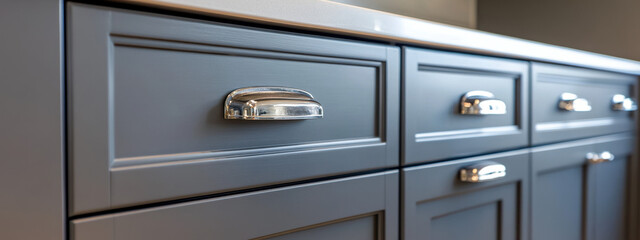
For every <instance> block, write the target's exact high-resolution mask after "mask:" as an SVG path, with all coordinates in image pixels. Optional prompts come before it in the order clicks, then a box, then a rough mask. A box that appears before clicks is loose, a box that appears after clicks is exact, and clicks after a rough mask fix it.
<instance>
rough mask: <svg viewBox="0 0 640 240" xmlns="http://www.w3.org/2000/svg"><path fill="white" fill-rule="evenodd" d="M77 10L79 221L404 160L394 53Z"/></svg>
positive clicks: (74, 145)
mask: <svg viewBox="0 0 640 240" xmlns="http://www.w3.org/2000/svg"><path fill="white" fill-rule="evenodd" d="M70 6H71V8H70V14H71V18H70V19H71V21H70V26H69V29H70V33H71V35H70V45H69V53H70V55H69V60H70V62H69V67H70V71H69V80H70V82H69V106H70V116H69V119H70V123H71V124H70V134H69V135H70V137H71V151H70V156H71V159H72V165H71V166H72V168H71V174H72V178H71V180H72V181H71V189H72V196H71V199H72V204H71V207H70V209H71V212H72V214H77V213H83V212H90V211H95V210H100V209H109V208H117V207H124V206H130V205H135V204H141V203H149V202H154V201H160V200H168V199H175V198H180V197H186V196H194V195H200V194H211V193H216V192H221V191H228V190H237V189H242V188H250V187H257V186H262V185H267V184H275V183H283V182H289V181H294V180H302V179H309V178H314V177H323V176H328V175H333V174H342V173H348V172H355V171H363V170H370V169H376V168H385V167H390V166H395V165H397V164H398V140H397V138H398V135H399V134H398V126H399V124H398V118H399V113H398V110H399V96H398V94H399V80H398V77H399V51H398V50H397V49H396V48H392V47H386V46H380V45H373V44H364V43H357V42H350V41H338V40H333V39H323V38H312V37H306V36H294V35H289V34H285V33H276V32H266V31H259V30H255V29H249V28H240V27H237V26H228V25H215V24H209V23H203V22H196V21H186V20H181V19H177V18H168V17H162V16H154V15H149V14H138V13H133V12H125V11H120V10H106V9H104V8H93V7H88V6H84V5H79V4H71V5H70Z"/></svg>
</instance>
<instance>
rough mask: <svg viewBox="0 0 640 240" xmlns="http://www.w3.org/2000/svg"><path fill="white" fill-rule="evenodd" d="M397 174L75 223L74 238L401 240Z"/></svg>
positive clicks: (153, 209)
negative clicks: (399, 235) (399, 234)
mask: <svg viewBox="0 0 640 240" xmlns="http://www.w3.org/2000/svg"><path fill="white" fill-rule="evenodd" d="M398 180H399V179H398V172H397V171H395V170H394V171H388V172H383V173H375V174H368V175H362V176H356V177H350V178H343V179H337V180H329V181H323V182H316V183H309V184H303V185H296V186H290V187H282V188H276V189H270V190H264V191H258V192H251V193H244V194H237V195H231V196H224V197H219V198H212V199H205V200H199V201H193V202H186V203H180V204H173V205H168V206H162V207H155V208H148V209H142V210H135V211H128V212H123V213H115V214H107V215H102V216H97V217H88V218H81V219H76V220H73V221H72V222H71V233H72V239H74V240H103V239H104V240H107V239H109V240H164V239H166V240H175V239H184V240H205V239H206V240H208V239H224V240H234V239H238V240H246V239H278V240H286V239H305V240H306V239H310V240H314V239H318V240H320V239H336V240H365V239H366V240H381V239H388V240H393V239H397V238H398V208H399V206H398V194H399V192H398V186H399V182H398Z"/></svg>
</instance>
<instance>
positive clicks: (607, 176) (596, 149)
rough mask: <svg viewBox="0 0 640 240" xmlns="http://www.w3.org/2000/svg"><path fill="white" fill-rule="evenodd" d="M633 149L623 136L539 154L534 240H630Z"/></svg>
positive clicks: (535, 172)
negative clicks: (628, 231) (630, 186)
mask: <svg viewBox="0 0 640 240" xmlns="http://www.w3.org/2000/svg"><path fill="white" fill-rule="evenodd" d="M634 144H635V142H634V138H633V137H632V136H631V135H627V134H623V135H612V136H605V137H598V138H592V139H586V140H580V141H574V142H566V143H560V144H555V145H548V146H543V147H537V148H534V149H533V150H532V151H533V154H532V162H531V163H532V164H531V171H532V178H531V179H532V187H531V188H532V191H531V192H532V194H531V196H532V198H531V217H532V222H531V227H532V228H531V233H532V239H534V240H542V239H587V240H595V239H598V240H605V239H626V236H627V230H628V228H629V227H631V228H633V226H629V225H628V224H629V221H628V220H629V217H631V214H630V212H629V204H630V202H629V201H628V199H629V195H630V193H631V192H632V189H630V188H629V185H630V183H631V181H634V180H633V179H631V178H630V177H631V175H630V172H631V171H632V170H631V168H630V167H631V166H634V164H631V163H632V161H633V159H634V158H633V157H632V153H633V148H634V147H633V146H634Z"/></svg>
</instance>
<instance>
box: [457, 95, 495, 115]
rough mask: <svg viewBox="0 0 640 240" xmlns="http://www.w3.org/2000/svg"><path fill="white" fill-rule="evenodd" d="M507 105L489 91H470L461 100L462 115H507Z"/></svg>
mask: <svg viewBox="0 0 640 240" xmlns="http://www.w3.org/2000/svg"><path fill="white" fill-rule="evenodd" d="M506 113H507V106H506V104H505V103H504V102H503V101H501V100H499V99H497V98H496V97H495V96H494V95H493V93H491V92H487V91H470V92H467V93H466V94H464V96H462V99H460V114H464V115H495V114H506Z"/></svg>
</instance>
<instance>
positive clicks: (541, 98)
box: [531, 63, 637, 145]
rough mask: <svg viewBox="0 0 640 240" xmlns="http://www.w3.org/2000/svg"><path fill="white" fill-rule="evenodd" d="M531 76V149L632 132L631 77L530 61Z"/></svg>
mask: <svg viewBox="0 0 640 240" xmlns="http://www.w3.org/2000/svg"><path fill="white" fill-rule="evenodd" d="M532 78H533V79H532V81H533V82H532V97H531V100H532V106H531V119H532V136H531V140H532V144H534V145H535V144H544V143H551V142H558V141H564V140H570V139H578V138H583V137H593V136H597V135H604V134H610V133H618V132H626V131H629V130H631V129H633V128H634V124H633V122H634V120H633V115H634V114H633V113H634V112H635V111H636V110H635V108H637V107H635V105H636V103H635V101H636V99H635V98H636V81H637V78H636V77H633V76H629V75H622V74H614V73H608V72H601V71H595V70H588V69H581V68H573V67H565V66H557V65H551V64H542V63H533V65H532Z"/></svg>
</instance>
